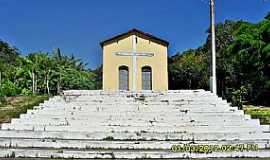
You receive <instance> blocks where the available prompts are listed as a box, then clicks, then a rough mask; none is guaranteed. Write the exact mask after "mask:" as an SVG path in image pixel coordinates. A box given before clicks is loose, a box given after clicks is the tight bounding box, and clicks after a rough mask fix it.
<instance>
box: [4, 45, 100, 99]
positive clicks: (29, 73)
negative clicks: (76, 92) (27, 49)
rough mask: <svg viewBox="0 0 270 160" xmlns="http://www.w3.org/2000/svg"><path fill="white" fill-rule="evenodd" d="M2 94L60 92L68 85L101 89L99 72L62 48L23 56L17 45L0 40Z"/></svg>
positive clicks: (67, 87)
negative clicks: (64, 51) (98, 81)
mask: <svg viewBox="0 0 270 160" xmlns="http://www.w3.org/2000/svg"><path fill="white" fill-rule="evenodd" d="M0 54H1V55H0V82H1V83H0V96H2V97H3V96H15V95H19V94H22V95H30V94H36V93H47V94H57V93H58V94H59V93H60V92H61V91H62V90H68V89H97V88H96V86H97V84H96V83H97V82H96V77H97V76H96V73H94V72H92V71H90V70H88V69H87V68H86V66H87V64H86V63H84V62H83V61H82V60H80V59H77V58H75V57H74V56H65V55H64V54H62V53H61V51H60V49H56V50H54V51H53V52H52V53H44V52H35V53H31V54H28V55H27V56H20V55H19V51H18V50H17V49H16V48H12V47H10V46H9V45H8V43H6V42H3V41H0Z"/></svg>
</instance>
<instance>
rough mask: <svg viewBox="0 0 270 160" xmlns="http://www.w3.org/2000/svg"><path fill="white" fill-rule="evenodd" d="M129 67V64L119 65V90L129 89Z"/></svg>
mask: <svg viewBox="0 0 270 160" xmlns="http://www.w3.org/2000/svg"><path fill="white" fill-rule="evenodd" d="M128 76H129V73H128V67H127V66H120V67H119V90H124V91H128V90H129V85H128V81H129V80H128V79H129V78H128Z"/></svg>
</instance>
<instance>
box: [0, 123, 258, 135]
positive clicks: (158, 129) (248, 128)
mask: <svg viewBox="0 0 270 160" xmlns="http://www.w3.org/2000/svg"><path fill="white" fill-rule="evenodd" d="M2 129H6V130H35V131H68V132H70V131H85V132H88V131H92V130H94V131H98V132H106V131H112V132H126V131H129V132H138V131H141V130H143V131H147V132H178V133H181V132H190V133H202V132H204V133H212V132H214V133H216V132H239V133H240V132H255V131H261V132H262V131H263V128H262V127H260V126H251V125H249V126H247V125H245V126H184V127H178V126H162V127H161V126H124V125H123V126H97V125H94V126H93V125H91V124H80V125H74V126H45V125H35V124H33V125H27V124H23V125H21V124H6V125H4V126H2ZM224 130H225V131H224Z"/></svg>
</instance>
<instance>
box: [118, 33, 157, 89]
mask: <svg viewBox="0 0 270 160" xmlns="http://www.w3.org/2000/svg"><path fill="white" fill-rule="evenodd" d="M136 43H137V42H136V35H132V51H131V52H116V53H115V55H116V56H131V57H132V75H133V76H132V77H133V79H132V91H136V88H137V87H136V80H137V57H153V56H154V55H155V54H154V53H146V52H144V53H138V52H136V50H137V47H136Z"/></svg>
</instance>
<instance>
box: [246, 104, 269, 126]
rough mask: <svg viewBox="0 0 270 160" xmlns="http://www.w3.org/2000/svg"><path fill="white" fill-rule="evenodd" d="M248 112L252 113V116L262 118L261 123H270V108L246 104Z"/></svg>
mask: <svg viewBox="0 0 270 160" xmlns="http://www.w3.org/2000/svg"><path fill="white" fill-rule="evenodd" d="M244 111H245V113H246V114H250V115H251V117H252V118H255V119H260V122H261V124H268V125H270V108H269V107H268V108H267V107H257V106H252V105H247V106H244Z"/></svg>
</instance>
